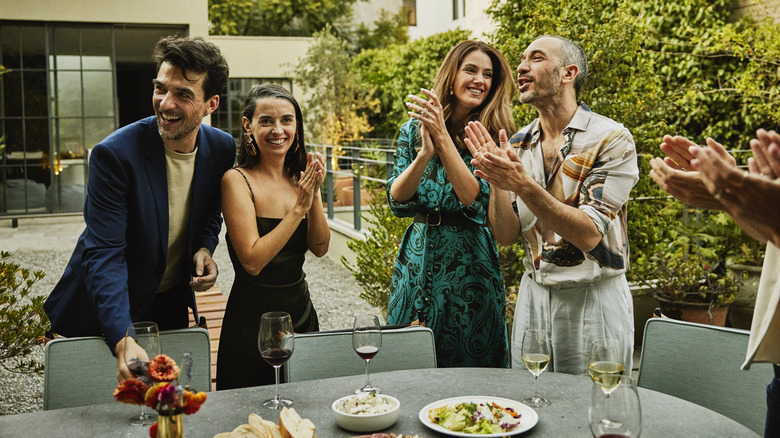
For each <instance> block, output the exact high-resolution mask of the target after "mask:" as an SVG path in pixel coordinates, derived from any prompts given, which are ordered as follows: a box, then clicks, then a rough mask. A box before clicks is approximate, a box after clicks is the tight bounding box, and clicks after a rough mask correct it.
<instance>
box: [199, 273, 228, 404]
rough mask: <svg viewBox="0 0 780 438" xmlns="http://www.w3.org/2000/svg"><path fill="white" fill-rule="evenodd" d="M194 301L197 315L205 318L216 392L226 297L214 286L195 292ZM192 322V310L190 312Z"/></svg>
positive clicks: (213, 383)
mask: <svg viewBox="0 0 780 438" xmlns="http://www.w3.org/2000/svg"><path fill="white" fill-rule="evenodd" d="M195 300H196V302H197V304H198V314H199V315H200V316H205V317H206V324H207V325H208V330H209V338H210V339H211V385H212V389H214V390H216V388H217V386H216V384H217V350H218V349H219V335H220V332H221V331H222V319H223V318H224V317H225V306H226V305H227V300H228V297H227V296H226V295H222V290H220V289H219V287H217V286H214V287H212V288H211V289H209V290H207V291H206V292H195ZM190 320H192V310H190Z"/></svg>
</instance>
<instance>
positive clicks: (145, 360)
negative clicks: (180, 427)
mask: <svg viewBox="0 0 780 438" xmlns="http://www.w3.org/2000/svg"><path fill="white" fill-rule="evenodd" d="M126 336H127V339H125V343H124V352H123V357H124V359H125V365H127V369H128V370H130V374H132V375H133V377H136V378H138V377H141V376H143V375H145V374H146V370H147V369H148V367H149V361H150V360H151V359H152V358H153V357H155V356H157V355H158V354H160V353H162V349H161V347H160V333H159V330H158V329H157V324H156V323H154V322H151V321H139V322H134V323H132V324H131V325H129V326H127V332H126ZM156 419H157V416H156V415H155V414H154V413H153V412H150V411H149V409H147V407H146V405H141V414H140V415H135V416H133V417H132V418H130V424H131V425H133V426H150V425H151V424H152V423H154V422H155V421H156Z"/></svg>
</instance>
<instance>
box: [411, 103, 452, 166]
mask: <svg viewBox="0 0 780 438" xmlns="http://www.w3.org/2000/svg"><path fill="white" fill-rule="evenodd" d="M420 91H422V93H423V94H425V95H426V96H427V97H428V99H429V100H425V99H423V98H421V97H419V96H415V95H412V94H410V95H409V96H407V97H408V98H409V99H410V100H411V101H412V102H407V103H406V106H407V108H409V110H410V111H408V112H407V113H408V114H409V116H411V117H412V118H415V119H417V120H419V121H420V122H421V125H422V126H421V127H422V128H423V131H422V134H423V151H424V150H425V147H426V144H425V136H426V135H428V136H429V137H428V139H429V143H432V144H431V145H430V146H433V147H435V148H437V149H438V148H440V147H441V146H442V145H445V144H449V142H445V141H436V142H430V140H431V139H439V138H444V137H449V133H448V132H447V124H446V123H445V122H444V110H443V108H442V106H441V102H440V101H439V97H438V96H437V95H436V93H434V92H433V91H431V90H426V89H425V88H421V89H420ZM423 151H421V152H423ZM423 153H425V152H423Z"/></svg>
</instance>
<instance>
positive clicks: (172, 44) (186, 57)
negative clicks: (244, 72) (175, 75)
mask: <svg viewBox="0 0 780 438" xmlns="http://www.w3.org/2000/svg"><path fill="white" fill-rule="evenodd" d="M153 59H154V62H155V63H156V64H157V71H160V66H162V64H163V63H165V62H167V63H168V64H171V65H172V66H174V67H179V68H180V69H181V71H182V75H183V76H184V79H187V80H188V81H190V79H189V78H187V72H188V71H194V72H196V73H206V78H205V79H204V80H203V100H204V101H206V100H208V99H209V98H211V96H216V95H218V94H219V93H221V92H223V91H224V90H225V87H226V86H227V82H228V75H229V74H230V69H229V68H228V64H227V61H225V57H224V56H222V52H221V51H220V50H219V47H217V46H216V45H215V44H214V43H210V42H207V41H206V40H204V39H203V38H201V37H181V36H178V35H170V36H167V37H164V38H162V39H160V41H158V42H157V45H156V46H155V48H154V54H153ZM190 82H192V81H190Z"/></svg>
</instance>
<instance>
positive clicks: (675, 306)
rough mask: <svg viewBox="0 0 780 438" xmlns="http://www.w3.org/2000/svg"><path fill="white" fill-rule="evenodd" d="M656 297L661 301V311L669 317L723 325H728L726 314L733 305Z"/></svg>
mask: <svg viewBox="0 0 780 438" xmlns="http://www.w3.org/2000/svg"><path fill="white" fill-rule="evenodd" d="M655 299H656V300H658V302H659V303H661V312H662V313H663V314H664V315H666V316H668V317H669V318H672V319H679V320H682V321H688V322H696V323H699V324H709V325H717V326H721V327H723V326H725V325H726V315H728V313H729V307H730V306H731V304H726V305H723V306H720V307H715V306H712V307H710V305H709V304H706V303H687V302H684V301H669V300H667V299H665V298H662V297H660V296H658V295H656V296H655Z"/></svg>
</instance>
